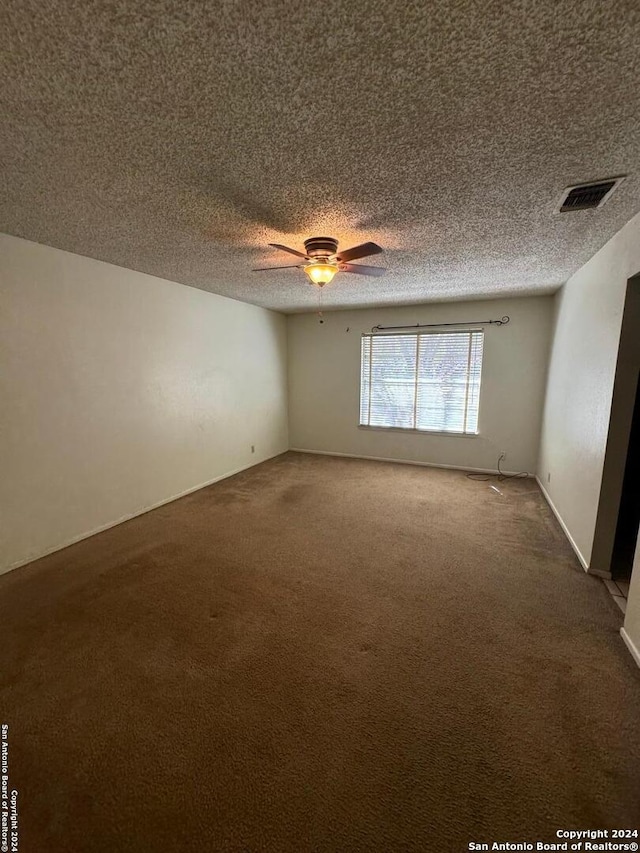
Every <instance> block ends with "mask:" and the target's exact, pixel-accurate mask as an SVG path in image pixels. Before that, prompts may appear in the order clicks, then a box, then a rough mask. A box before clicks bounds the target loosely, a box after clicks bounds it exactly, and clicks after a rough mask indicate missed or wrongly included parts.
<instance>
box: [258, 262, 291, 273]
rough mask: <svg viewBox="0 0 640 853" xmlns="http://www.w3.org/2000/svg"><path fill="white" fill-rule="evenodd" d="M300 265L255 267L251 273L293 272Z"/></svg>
mask: <svg viewBox="0 0 640 853" xmlns="http://www.w3.org/2000/svg"><path fill="white" fill-rule="evenodd" d="M301 266H302V264H287V265H286V266H284V267H256V269H253V270H251V272H265V271H266V270H293V269H298V268H299V267H301Z"/></svg>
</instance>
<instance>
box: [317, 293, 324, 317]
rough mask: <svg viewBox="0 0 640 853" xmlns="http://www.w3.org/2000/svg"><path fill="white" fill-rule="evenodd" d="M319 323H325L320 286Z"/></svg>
mask: <svg viewBox="0 0 640 853" xmlns="http://www.w3.org/2000/svg"><path fill="white" fill-rule="evenodd" d="M318 323H320V325H322V324H323V323H324V317H323V316H322V288H321V287H319V288H318Z"/></svg>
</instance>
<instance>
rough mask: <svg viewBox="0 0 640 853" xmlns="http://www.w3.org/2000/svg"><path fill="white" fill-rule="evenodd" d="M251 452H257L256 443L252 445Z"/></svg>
mask: <svg viewBox="0 0 640 853" xmlns="http://www.w3.org/2000/svg"><path fill="white" fill-rule="evenodd" d="M251 452H252V453H255V452H256V446H255V444H252V445H251Z"/></svg>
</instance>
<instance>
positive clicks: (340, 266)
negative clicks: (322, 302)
mask: <svg viewBox="0 0 640 853" xmlns="http://www.w3.org/2000/svg"><path fill="white" fill-rule="evenodd" d="M269 245H270V246H273V248H274V249H280V251H282V252H289V254H290V255H296V256H297V257H299V258H302V262H299V263H297V264H287V265H286V266H283V267H259V268H258V269H254V270H252V272H264V271H266V270H286V269H295V268H297V269H301V270H303V271H304V272H305V273H306V274H307V275H308V276H309V281H310V282H311V284H315V285H317V286H318V287H324V286H325V284H329V282H330V281H331V280H332V279H333V277H334V275H335V274H336V273H337V272H353V273H357V274H358V275H373V276H380V275H384V274H385V272H386V269H384V267H368V266H365V265H364V264H352V263H350V261H355V260H356V259H358V258H367V257H369V255H377V254H379V253H380V252H382V251H383V249H382V247H381V246H378V245H377V244H376V243H361V244H360V245H359V246H354V247H353V248H352V249H345V250H344V251H343V252H339V251H338V241H337V240H334V238H333V237H310V238H309V239H308V240H305V241H304V248H305V251H304V252H299V251H298V250H297V249H290V248H289V247H288V246H281V245H280V244H279V243H269Z"/></svg>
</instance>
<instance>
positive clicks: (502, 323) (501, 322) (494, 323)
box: [371, 314, 509, 332]
mask: <svg viewBox="0 0 640 853" xmlns="http://www.w3.org/2000/svg"><path fill="white" fill-rule="evenodd" d="M508 322H509V317H508V316H507V315H506V314H505V316H504V317H502V319H501V320H477V321H476V322H474V323H414V324H413V326H372V327H371V331H372V332H390V331H395V330H396V329H434V328H438V329H441V328H443V327H444V326H506V325H507V323H508Z"/></svg>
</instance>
